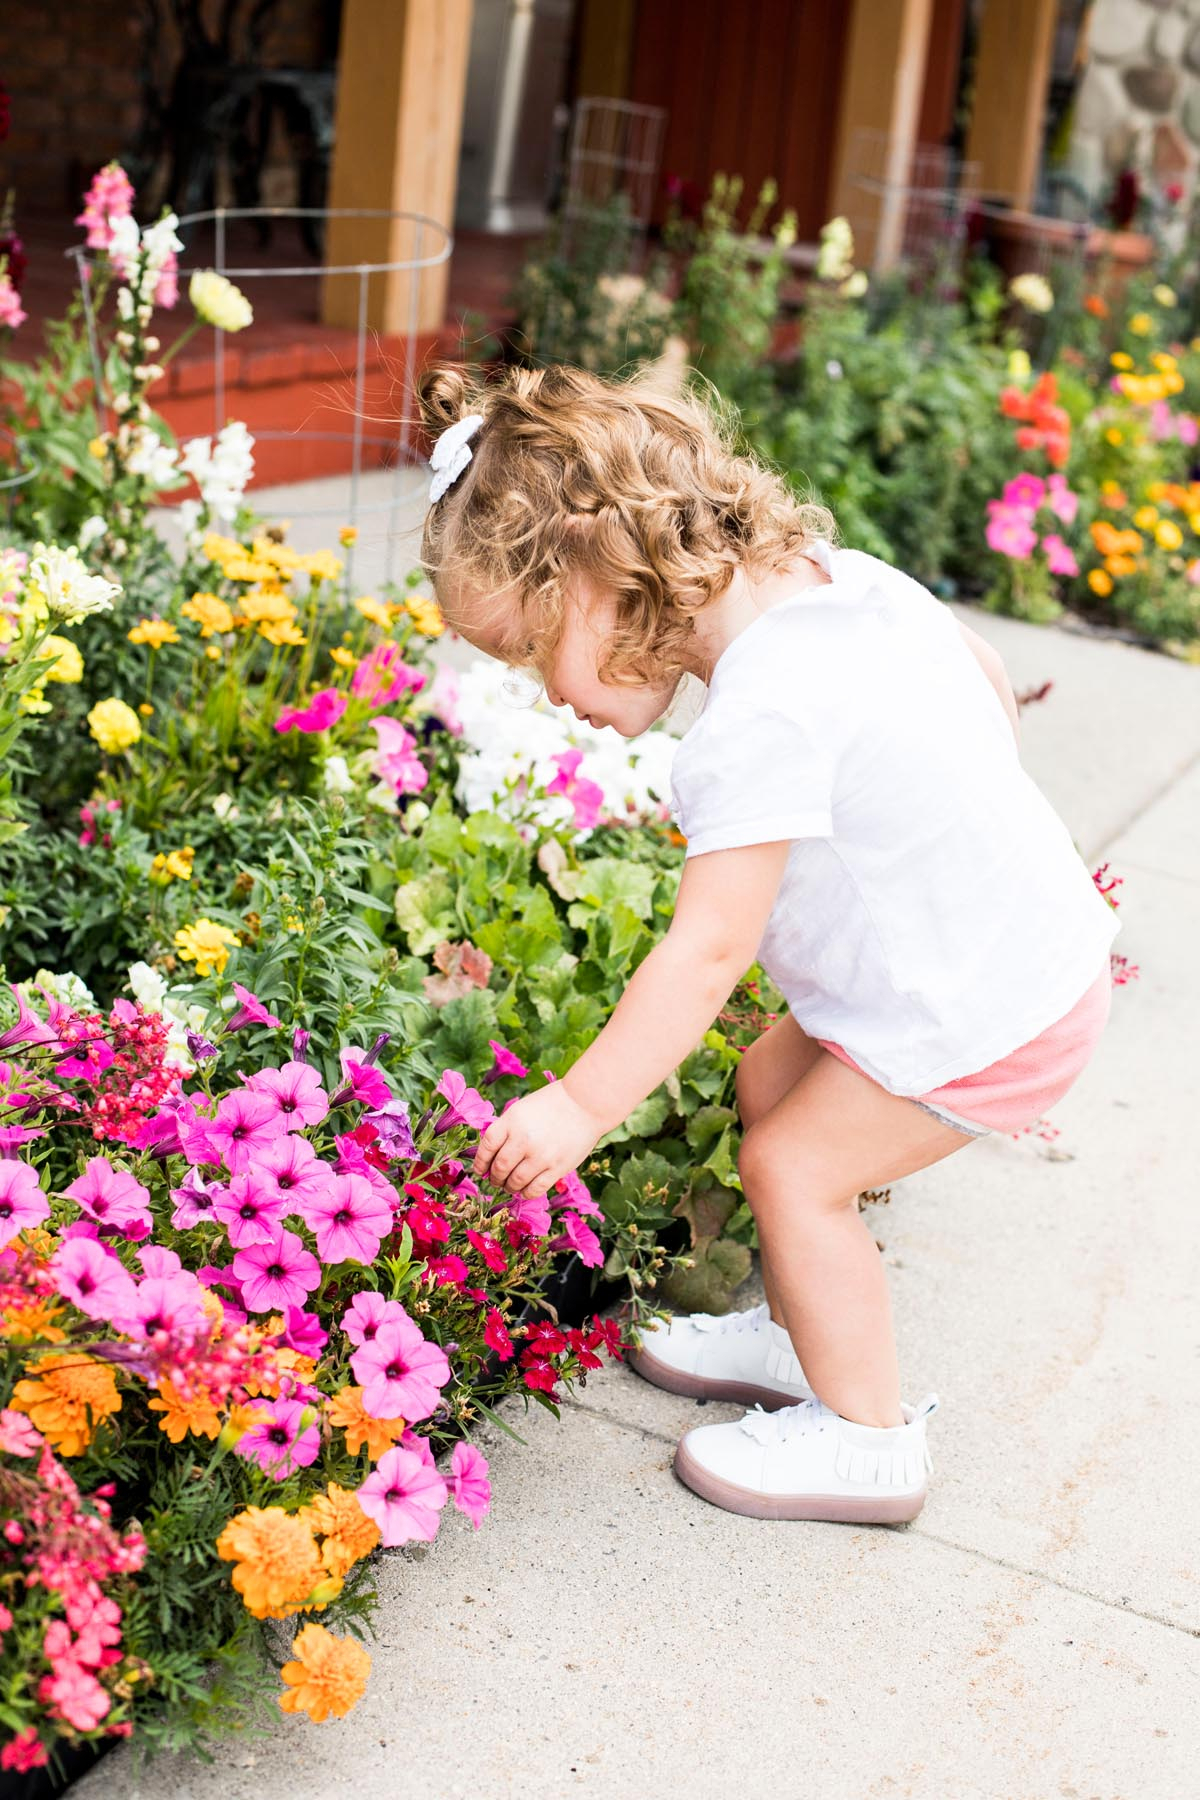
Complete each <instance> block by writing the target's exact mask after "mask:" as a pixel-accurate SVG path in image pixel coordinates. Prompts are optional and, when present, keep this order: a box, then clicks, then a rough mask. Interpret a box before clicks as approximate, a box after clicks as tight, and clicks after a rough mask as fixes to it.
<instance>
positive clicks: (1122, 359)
mask: <svg viewBox="0 0 1200 1800" xmlns="http://www.w3.org/2000/svg"><path fill="white" fill-rule="evenodd" d="M1108 360H1109V362H1110V363H1111V364H1112V366H1113V368H1114V369H1132V367H1133V358H1132V356H1130V355H1129V352H1128V351H1127V350H1114V351H1113V353H1112V355H1111V356H1110V357H1109V359H1108Z"/></svg>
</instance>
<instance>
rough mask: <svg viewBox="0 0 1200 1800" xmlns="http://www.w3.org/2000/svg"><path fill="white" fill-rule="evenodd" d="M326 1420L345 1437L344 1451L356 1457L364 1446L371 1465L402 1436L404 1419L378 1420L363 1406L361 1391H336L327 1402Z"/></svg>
mask: <svg viewBox="0 0 1200 1800" xmlns="http://www.w3.org/2000/svg"><path fill="white" fill-rule="evenodd" d="M326 1416H327V1418H328V1420H329V1423H330V1424H331V1425H340V1426H341V1428H342V1430H343V1431H344V1432H345V1433H346V1448H347V1450H348V1451H349V1452H350V1454H351V1456H357V1455H358V1452H359V1451H360V1450H361V1449H362V1446H363V1445H364V1444H365V1445H366V1446H367V1455H368V1456H369V1457H370V1459H371V1461H372V1462H378V1461H379V1458H380V1457H381V1456H382V1455H383V1453H384V1451H385V1450H390V1449H391V1447H392V1445H393V1444H396V1443H398V1442H399V1441H400V1439H401V1437H402V1436H403V1435H404V1423H405V1422H404V1420H403V1419H377V1418H375V1417H374V1416H373V1414H371V1413H369V1412H368V1411H367V1410H366V1408H365V1407H364V1405H363V1390H362V1388H360V1387H344V1388H339V1390H338V1392H337V1393H336V1394H335V1395H334V1396H333V1399H332V1400H331V1401H330V1402H329V1406H328V1409H327V1413H326Z"/></svg>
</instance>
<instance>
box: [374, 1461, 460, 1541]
mask: <svg viewBox="0 0 1200 1800" xmlns="http://www.w3.org/2000/svg"><path fill="white" fill-rule="evenodd" d="M449 1491H450V1490H449V1489H448V1488H447V1486H446V1483H445V1481H444V1480H443V1479H442V1477H441V1476H440V1475H439V1474H438V1472H437V1469H436V1468H435V1467H434V1466H433V1464H432V1463H431V1462H427V1461H426V1460H425V1458H424V1457H422V1456H418V1455H417V1453H416V1451H415V1450H406V1449H405V1448H404V1447H403V1445H401V1444H395V1445H393V1447H392V1448H391V1449H390V1450H385V1451H384V1453H383V1455H382V1456H381V1457H380V1459H379V1461H378V1463H377V1464H376V1466H375V1469H374V1470H373V1472H372V1473H371V1474H370V1475H368V1476H367V1479H366V1480H365V1481H364V1482H363V1484H362V1486H361V1487H360V1488H359V1489H358V1504H359V1505H360V1506H361V1507H362V1509H363V1511H364V1512H365V1513H366V1515H367V1517H368V1518H371V1519H374V1521H375V1523H376V1524H377V1525H378V1527H379V1532H380V1536H381V1538H382V1541H383V1543H384V1544H385V1545H386V1546H388V1547H389V1548H390V1547H391V1546H393V1545H396V1544H407V1543H409V1542H410V1541H411V1540H412V1539H414V1538H419V1539H421V1540H423V1541H424V1542H426V1543H428V1542H430V1541H431V1540H432V1539H433V1538H434V1537H435V1536H436V1535H437V1528H438V1524H439V1522H440V1518H441V1509H442V1507H443V1506H444V1505H445V1504H446V1501H447V1499H448V1497H449Z"/></svg>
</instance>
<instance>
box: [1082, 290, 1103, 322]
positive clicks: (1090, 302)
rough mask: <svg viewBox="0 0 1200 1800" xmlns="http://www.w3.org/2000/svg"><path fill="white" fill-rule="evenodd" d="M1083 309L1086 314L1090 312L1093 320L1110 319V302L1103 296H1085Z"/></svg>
mask: <svg viewBox="0 0 1200 1800" xmlns="http://www.w3.org/2000/svg"><path fill="white" fill-rule="evenodd" d="M1083 309H1084V311H1085V312H1090V313H1091V315H1092V317H1093V319H1107V317H1108V301H1107V300H1106V299H1105V298H1104V296H1103V295H1102V294H1087V295H1085V296H1084V301H1083Z"/></svg>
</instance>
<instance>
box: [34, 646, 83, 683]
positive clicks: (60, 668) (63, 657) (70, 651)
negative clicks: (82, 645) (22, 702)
mask: <svg viewBox="0 0 1200 1800" xmlns="http://www.w3.org/2000/svg"><path fill="white" fill-rule="evenodd" d="M38 655H39V656H52V657H53V658H54V661H53V663H52V664H51V665H50V667H49V668H48V669H47V670H46V673H45V674H44V675H43V676H42V680H43V681H64V682H67V683H69V684H70V685H72V686H73V685H74V684H75V682H77V681H82V680H83V658H82V656H81V655H80V654H79V646H78V644H73V643H72V642H71V640H70V638H65V637H48V638H46V639H45V641H44V642H43V643H42V644H41V645H40V646H39V648H38Z"/></svg>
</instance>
